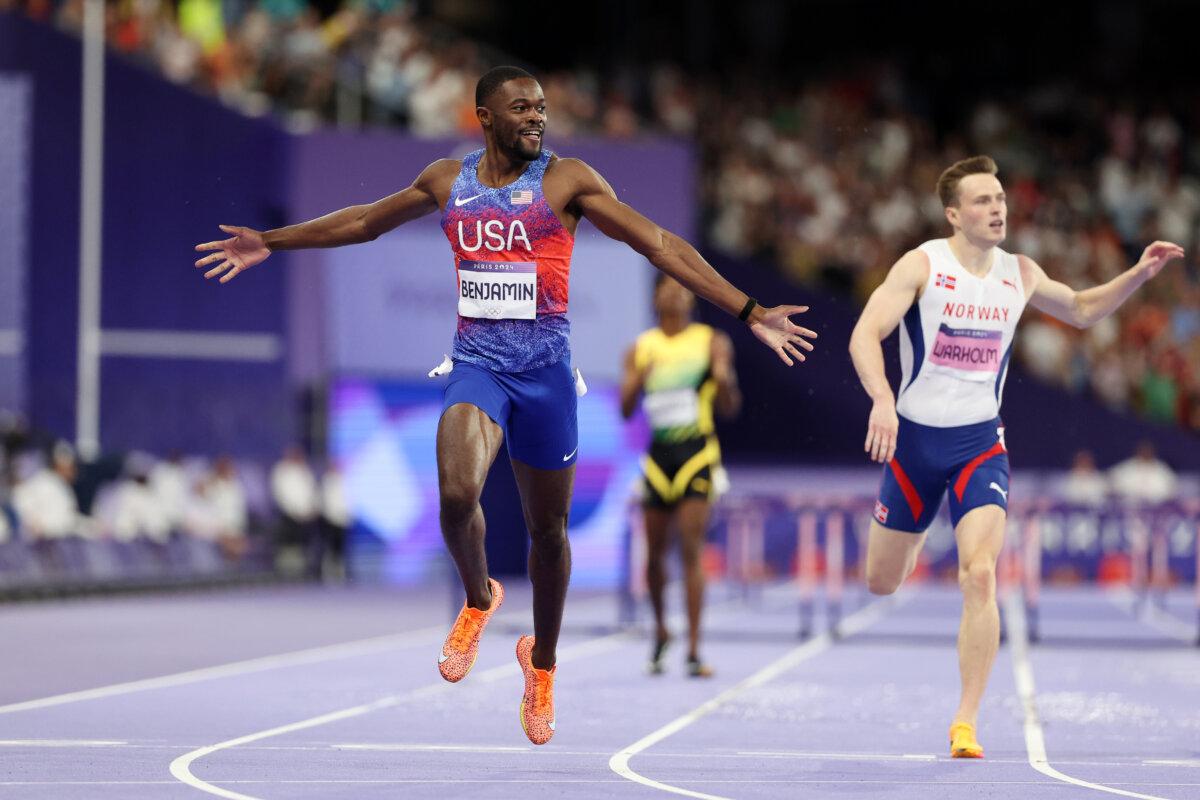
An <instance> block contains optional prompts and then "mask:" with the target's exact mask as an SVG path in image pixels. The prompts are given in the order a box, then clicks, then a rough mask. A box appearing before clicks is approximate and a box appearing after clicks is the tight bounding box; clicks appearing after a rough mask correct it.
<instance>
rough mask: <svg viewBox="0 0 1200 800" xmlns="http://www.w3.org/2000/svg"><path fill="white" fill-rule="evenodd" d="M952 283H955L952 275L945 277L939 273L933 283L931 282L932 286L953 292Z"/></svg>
mask: <svg viewBox="0 0 1200 800" xmlns="http://www.w3.org/2000/svg"><path fill="white" fill-rule="evenodd" d="M954 283H955V278H954V276H953V275H946V274H943V273H941V272H939V273H938V274H937V279H936V280H934V282H933V285H934V286H937V287H939V288H946V289H949V290H950V291H954Z"/></svg>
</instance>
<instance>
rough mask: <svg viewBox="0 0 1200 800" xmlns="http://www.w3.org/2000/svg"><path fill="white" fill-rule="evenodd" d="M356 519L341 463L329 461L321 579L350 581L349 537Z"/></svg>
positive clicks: (323, 478) (324, 495)
mask: <svg viewBox="0 0 1200 800" xmlns="http://www.w3.org/2000/svg"><path fill="white" fill-rule="evenodd" d="M351 522H352V518H351V516H350V505H349V503H348V502H347V499H346V482H345V480H344V479H343V477H342V472H341V470H340V469H339V468H338V465H337V464H336V463H334V462H332V461H331V462H329V464H328V465H327V466H326V467H325V472H324V473H322V474H321V561H320V565H321V579H322V580H323V581H325V582H327V583H342V582H344V581H345V580H346V536H347V534H348V533H349V530H350V524H351Z"/></svg>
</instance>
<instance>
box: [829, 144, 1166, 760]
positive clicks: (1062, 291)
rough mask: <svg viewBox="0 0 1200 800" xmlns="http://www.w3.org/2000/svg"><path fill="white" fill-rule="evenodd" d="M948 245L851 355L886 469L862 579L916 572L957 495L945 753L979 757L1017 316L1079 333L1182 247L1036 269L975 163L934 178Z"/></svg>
mask: <svg viewBox="0 0 1200 800" xmlns="http://www.w3.org/2000/svg"><path fill="white" fill-rule="evenodd" d="M937 191H938V195H939V197H940V198H941V201H942V205H943V206H944V207H945V210H946V219H947V220H948V221H949V223H950V226H951V227H952V228H953V229H954V232H953V234H952V235H951V236H950V238H949V239H935V240H933V241H929V242H926V243H925V244H923V245H921V246H920V247H918V248H917V249H916V250H912V251H910V252H908V253H906V254H905V255H904V256H903V257H902V258H901V259H900V260H899V261H897V262H896V264H895V265H894V266H893V267H892V269H891V271H890V272H889V273H888V275H887V278H886V279H885V280H884V282H883V283H882V284H881V285H880V286H879V288H878V289H876V290H875V292H874V293H873V294H872V295H871V298H870V300H868V301H867V306H866V308H865V309H864V310H863V313H862V317H861V318H860V319H859V321H858V324H857V325H856V326H855V328H854V332H853V333H852V334H851V336H850V355H851V358H852V359H853V360H854V366H855V369H857V370H858V376H859V379H860V380H861V381H862V385H863V388H864V389H866V391H867V394H868V395H870V397H871V400H872V401H873V402H874V406H873V407H872V409H871V416H870V419H869V421H868V423H867V439H866V444H865V450H866V451H867V452H868V453H870V455H871V459H872V460H874V461H877V462H881V463H885V464H887V468H886V469H885V470H884V471H883V482H882V485H881V487H880V490H879V500H878V501H877V502H876V504H875V514H874V520H873V521H872V523H871V533H870V538H869V540H868V545H867V584H868V587H869V588H870V590H871V591H872V592H873V593H875V594H891V593H892V592H894V591H896V589H897V588H898V587H899V586H900V584H901V583H903V582H904V579H905V578H907V577H908V576H909V575H910V574H911V573H912V571H913V568H914V567H915V566H916V563H917V554H918V553H919V552H920V550H921V545H922V544H924V541H925V534H924V532H925V529H926V528H928V527H929V523H930V522H931V521H932V520H933V517H934V516H935V515H936V514H937V511H938V508H939V507H940V506H941V503H942V496H943V495H944V494H945V492H946V490H947V489H949V491H950V519H951V522H952V523H953V524H954V536H955V539H956V541H957V543H958V564H959V568H958V579H959V585H960V586H961V587H962V592H963V612H962V622H961V624H960V626H959V632H958V663H959V671H960V674H961V677H962V695H961V699H960V701H959V706H958V711H957V712H956V713H955V715H954V720H953V723H952V725H951V727H950V754H951V755H952V756H954V757H955V758H982V757H983V748H982V747H980V746H979V742H978V741H977V739H976V733H975V725H976V722H977V718H978V715H979V703H980V700H981V698H982V696H983V690H984V687H985V685H986V684H987V679H988V673H989V672H990V671H991V667H992V662H993V660H994V659H995V657H996V649H997V647H998V646H999V638H1000V616H999V611H998V609H997V608H996V559H997V557H998V555H999V554H1000V548H1001V545H1002V544H1003V540H1004V524H1005V515H1006V513H1007V508H1008V470H1009V468H1008V452H1007V450H1006V448H1005V444H1004V426H1003V423H1001V421H1000V416H999V414H1000V399H1001V391H1002V389H1003V388H1004V377H1005V375H1006V374H1007V372H1008V359H1009V356H1010V355H1011V353H1012V340H1013V332H1014V329H1015V328H1016V325H1017V319H1018V318H1020V316H1021V311H1022V310H1023V309H1024V308H1025V304H1026V303H1027V302H1028V303H1029V304H1030V305H1032V306H1033V307H1034V308H1036V309H1038V310H1039V311H1043V312H1045V313H1047V314H1049V315H1051V316H1053V317H1056V318H1057V319H1060V320H1063V321H1064V322H1067V323H1069V324H1071V325H1074V326H1076V327H1078V328H1086V327H1088V326H1089V325H1093V324H1095V323H1096V322H1098V321H1099V320H1102V319H1104V318H1105V317H1107V316H1108V315H1109V314H1111V313H1113V312H1114V311H1115V310H1116V309H1117V308H1118V307H1119V306H1120V305H1121V304H1122V303H1123V302H1125V300H1126V298H1128V297H1129V296H1130V295H1131V294H1133V292H1134V290H1136V289H1137V288H1138V287H1139V286H1141V285H1142V284H1143V283H1145V282H1146V281H1147V280H1149V279H1150V278H1153V277H1154V276H1155V275H1157V274H1158V272H1159V271H1160V270H1161V269H1162V268H1163V265H1164V264H1166V263H1167V262H1168V261H1170V260H1171V259H1173V258H1179V257H1181V256H1182V255H1183V249H1182V248H1180V247H1179V246H1178V245H1175V244H1170V243H1168V242H1155V243H1154V244H1152V245H1150V246H1149V247H1147V248H1146V250H1145V252H1143V253H1142V257H1141V260H1139V261H1138V263H1137V264H1135V265H1134V266H1133V267H1131V268H1130V269H1128V270H1126V271H1125V272H1124V273H1122V274H1121V275H1119V276H1117V277H1116V278H1113V279H1112V280H1111V281H1109V282H1108V283H1105V284H1104V285H1102V286H1096V287H1094V288H1091V289H1087V290H1084V291H1078V292H1077V291H1075V290H1073V289H1071V288H1070V287H1068V286H1066V285H1065V284H1062V283H1059V282H1058V281H1055V280H1051V279H1050V278H1048V277H1047V276H1046V273H1045V272H1043V271H1042V268H1041V267H1040V266H1038V265H1037V263H1036V262H1035V261H1034V260H1033V259H1031V258H1029V257H1027V256H1021V255H1012V254H1010V253H1006V252H1005V251H1003V250H1001V249H1000V247H999V245H1000V243H1001V242H1003V241H1004V235H1005V223H1006V217H1007V214H1008V209H1007V206H1006V205H1005V195H1004V188H1003V187H1002V186H1001V185H1000V181H999V180H997V178H996V164H995V162H994V161H992V159H991V158H988V157H987V156H976V157H974V158H968V159H966V160H964V161H959V162H958V163H956V164H954V165H953V166H951V167H950V168H949V169H947V170H946V171H945V172H943V173H942V175H941V177H940V178H939V179H938V184H937ZM901 320H903V322H904V326H903V327H901V328H900V361H901V365H902V372H903V377H902V379H901V383H900V394H899V397H898V398H896V397H895V396H893V394H892V390H891V387H890V386H888V382H887V378H886V377H885V375H884V369H883V349H882V347H881V346H880V342H881V341H883V339H885V338H887V337H888V336H890V335H891V333H892V331H893V330H895V329H896V327H897V326H898V325H899V324H900V322H901Z"/></svg>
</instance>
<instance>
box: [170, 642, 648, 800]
mask: <svg viewBox="0 0 1200 800" xmlns="http://www.w3.org/2000/svg"><path fill="white" fill-rule="evenodd" d="M632 638H633V637H631V636H630V634H628V633H626V632H624V631H622V632H619V633H612V634H609V635H607V636H602V637H599V638H596V639H589V640H587V641H585V642H581V643H579V644H577V645H574V646H572V647H567V648H564V649H562V650H559V651H558V663H559V664H563V663H566V662H568V661H574V660H576V659H579V658H585V657H589V656H594V655H598V654H600V653H603V652H604V651H606V650H610V649H612V648H614V647H616V646H617V645H618V644H621V643H622V642H624V641H629V640H631V639H632ZM518 674H520V668H519V667H518V666H517V664H516V661H515V660H514V661H510V662H508V663H506V664H503V665H501V666H497V667H492V668H491V669H489V670H484V671H483V672H480V673H478V674H477V675H475V676H474V678H473V680H474V681H475V682H477V683H478V682H484V683H491V682H494V681H497V680H500V679H501V678H506V677H509V676H512V675H518ZM453 685H454V684H450V683H446V682H445V681H441V682H439V683H431V684H428V685H426V686H422V687H421V688H419V689H413V690H411V691H408V692H403V693H401V694H393V695H388V696H387V697H382V698H380V699H379V700H376V701H374V702H372V703H364V704H362V705H357V706H352V707H351V708H343V709H341V710H338V711H332V712H330V713H328V714H321V715H320V716H316V717H309V718H308V719H303V720H300V721H299V722H293V723H290V724H288V725H280V726H278V727H275V728H269V729H267V730H265V731H258V732H257V733H250V734H247V735H245V736H239V737H238V738H236V739H228V740H226V741H224V742H218V743H217V744H213V745H208V746H206V747H201V748H198V749H196V750H192V751H191V752H190V753H184V754H183V755H181V756H179V757H178V758H176V759H175V760H174V761H172V762H171V767H170V769H171V774H172V775H173V776H175V779H176V780H178V781H180V782H182V783H185V784H187V785H188V786H191V787H192V788H194V789H199V790H200V791H202V792H207V793H209V794H212V795H216V796H217V797H224V798H227V799H228V800H261V798H257V797H254V796H252V795H247V794H241V793H239V792H234V791H230V790H228V789H222V788H221V787H219V786H214V785H213V784H211V783H209V782H207V781H204V780H201V779H200V778H197V777H196V776H195V775H193V774H192V771H191V766H192V763H193V762H195V761H196V760H197V759H201V758H204V757H205V756H207V755H210V754H212V753H215V752H217V751H219V750H228V749H229V748H231V747H237V746H239V745H243V744H249V743H251V742H257V741H261V740H263V739H270V738H271V737H273V736H282V735H283V734H285V733H293V732H295V731H302V730H306V729H308V728H316V727H318V726H321V725H328V724H329V723H331V722H339V721H341V720H345V719H352V718H354V717H360V716H363V715H364V714H370V713H372V712H375V711H381V710H383V709H385V708H392V707H393V706H397V705H400V704H402V703H406V702H410V701H413V700H418V699H421V698H423V697H430V696H434V695H437V694H440V693H442V692H445V691H447V690H449V689H450V688H451V687H453ZM435 782H437V781H435ZM484 782H485V783H486V781H484Z"/></svg>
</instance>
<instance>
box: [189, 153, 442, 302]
mask: <svg viewBox="0 0 1200 800" xmlns="http://www.w3.org/2000/svg"><path fill="white" fill-rule="evenodd" d="M456 169H457V162H454V161H449V160H445V159H443V160H441V161H435V162H434V163H432V164H430V165H429V166H428V167H426V168H425V169H424V170H423V171H422V172H421V174H420V175H418V176H417V179H416V180H415V181H413V183H412V185H411V186H409V187H408V188H407V189H403V190H401V191H399V192H396V193H395V194H393V195H389V196H387V197H384V198H383V199H381V200H376V201H375V202H374V203H368V204H364V205H356V206H350V207H348V208H343V209H341V210H340V211H334V212H333V213H332V214H326V215H325V216H323V217H318V218H317V219H313V220H309V221H308V222H302V223H300V224H298V225H289V226H287V227H286V228H276V229H275V230H270V231H266V232H262V231H256V230H254V229H253V228H244V227H240V226H236V225H222V226H220V227H221V230H223V231H225V232H226V233H229V234H232V238H229V239H224V240H218V241H213V242H205V243H204V244H198V245H196V249H197V250H199V251H206V250H212V251H215V252H213V253H212V254H211V255H208V256H205V257H204V258H201V259H200V260H198V261H197V262H196V266H197V267H206V266H208V265H209V264H213V263H216V262H221V263H220V264H218V266H216V267H213V268H212V269H209V270H208V271H207V272H205V273H204V277H205V278H213V277H216V276H217V275H221V283H226V282H228V281H229V280H231V279H232V278H233V277H235V276H236V275H237V274H238V273H239V272H244V271H245V270H247V269H250V267H253V266H254V265H256V264H260V263H262V262H263V261H265V260H266V258H267V256H269V255H271V253H273V252H275V251H276V250H303V249H308V248H319V247H341V246H342V245H347V244H358V243H359V242H369V241H372V240H373V239H376V238H378V237H379V236H380V235H381V234H384V233H387V232H388V231H390V230H392V229H393V228H396V227H398V226H400V225H403V224H404V223H405V222H410V221H412V220H414V219H417V218H418V217H423V216H425V215H426V214H431V213H433V212H434V211H437V210H438V208H440V203H439V199H438V196H437V192H436V191H435V187H436V186H437V185H439V184H440V183H445V182H446V177H447V176H448V175H450V173H452V172H454V171H455V170H456ZM451 180H452V178H451ZM446 185H449V184H446ZM227 270H228V271H227ZM221 273H225V274H224V275H222V274H221Z"/></svg>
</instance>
